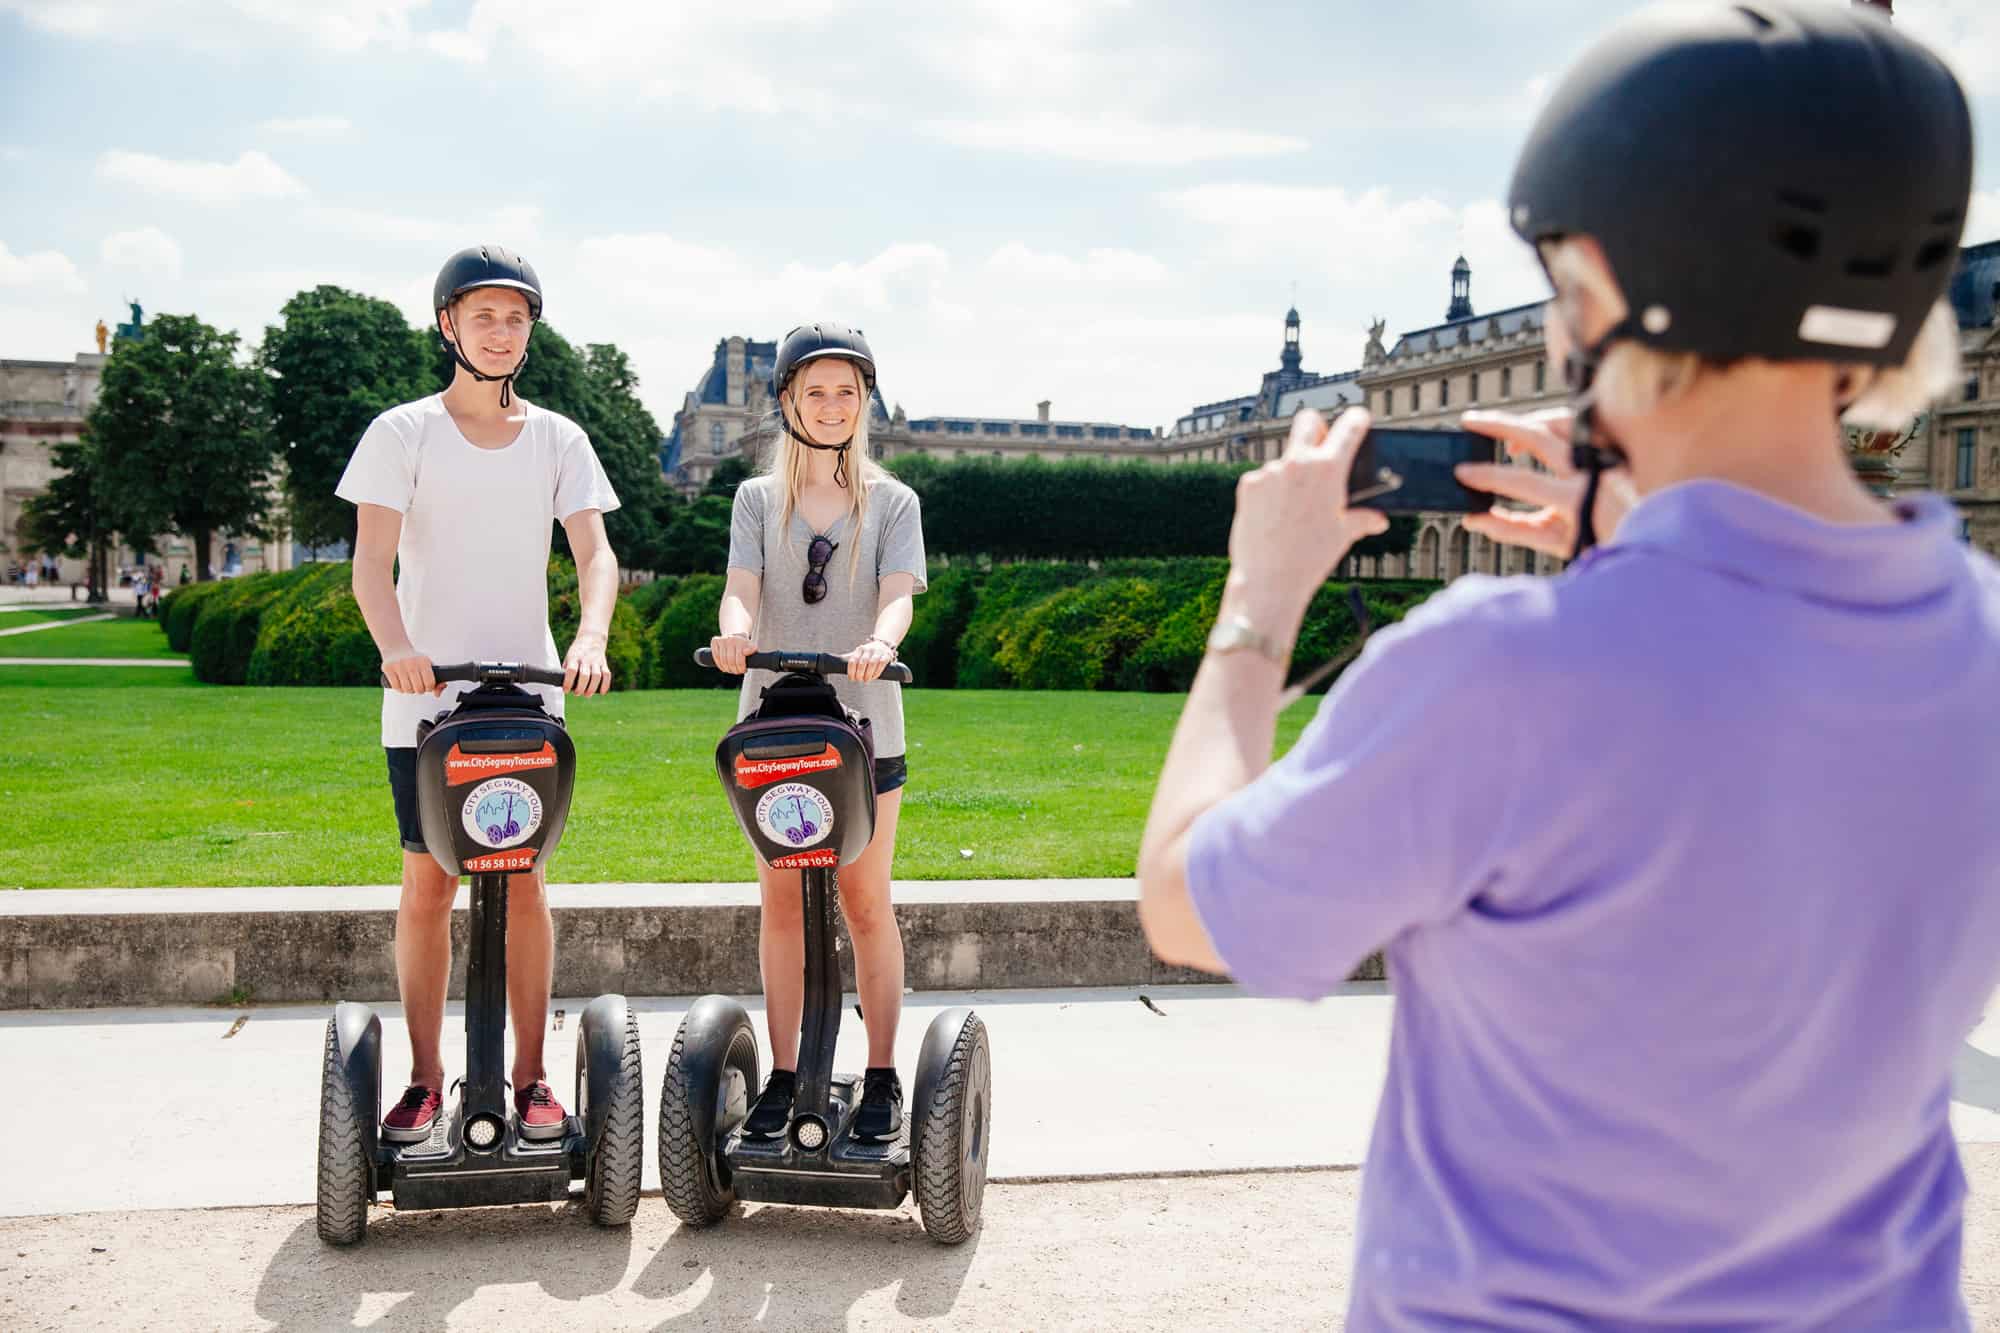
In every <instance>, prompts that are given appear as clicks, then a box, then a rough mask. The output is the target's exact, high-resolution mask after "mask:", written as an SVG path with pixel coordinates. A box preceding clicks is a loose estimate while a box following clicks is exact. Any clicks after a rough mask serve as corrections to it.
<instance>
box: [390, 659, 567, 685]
mask: <svg viewBox="0 0 2000 1333" xmlns="http://www.w3.org/2000/svg"><path fill="white" fill-rule="evenodd" d="M380 676H381V680H382V686H383V688H384V689H387V688H389V673H388V672H386V671H384V672H381V673H380ZM431 679H432V680H435V681H436V682H438V683H439V684H440V685H449V684H451V683H452V682H454V681H464V682H466V683H468V684H474V685H483V684H488V683H493V684H507V685H560V684H562V683H563V682H564V680H565V679H567V677H566V676H565V675H564V673H563V672H561V671H556V670H551V669H550V668H548V667H540V666H530V665H529V664H527V663H526V662H450V663H447V664H445V665H443V666H438V665H435V664H433V665H432V667H431Z"/></svg>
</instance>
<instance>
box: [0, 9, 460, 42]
mask: <svg viewBox="0 0 2000 1333" xmlns="http://www.w3.org/2000/svg"><path fill="white" fill-rule="evenodd" d="M428 3H429V0H208V2H207V3H203V4H186V3H182V2H180V0H0V12H4V11H13V12H15V13H18V14H20V15H21V16H22V17H23V18H24V19H25V20H27V23H28V25H29V26H30V27H33V28H39V29H41V30H42V31H44V32H53V33H58V34H61V35H64V36H70V37H91V38H111V39H116V40H123V41H129V40H134V39H139V38H146V37H153V36H161V35H167V36H172V37H175V38H177V39H180V40H184V41H188V42H190V43H192V44H195V45H204V46H233V45H238V44H240V43H241V42H242V40H243V39H244V37H245V36H246V35H248V34H251V33H254V32H256V31H257V30H259V29H275V30H277V31H278V32H279V33H282V34H290V35H297V36H302V37H304V38H305V39H306V40H307V41H309V42H310V43H311V44H312V46H314V47H315V48H318V49H322V50H330V51H335V52H340V53H352V52H355V51H359V50H362V49H363V48H364V47H367V46H370V45H373V44H376V43H383V44H387V45H391V46H401V45H405V44H407V43H408V42H409V40H410V35H411V28H410V16H411V14H412V13H413V12H415V11H417V10H420V9H423V8H425V7H427V5H428Z"/></svg>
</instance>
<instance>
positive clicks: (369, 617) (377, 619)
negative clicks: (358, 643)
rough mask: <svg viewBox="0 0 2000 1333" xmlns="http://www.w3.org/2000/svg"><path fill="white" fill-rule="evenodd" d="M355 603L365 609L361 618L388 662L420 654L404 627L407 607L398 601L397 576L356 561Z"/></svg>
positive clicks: (386, 570) (376, 646)
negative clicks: (404, 613)
mask: <svg viewBox="0 0 2000 1333" xmlns="http://www.w3.org/2000/svg"><path fill="white" fill-rule="evenodd" d="M354 602H355V605H357V606H359V607H360V608H361V619H362V620H363V621H364V622H365V623H366V624H367V626H368V633H369V635H370V636H371V637H372V638H373V639H374V640H375V648H376V651H377V652H379V653H381V654H382V660H383V661H384V662H393V661H395V660H396V659H397V658H399V657H409V656H412V655H413V654H414V653H415V652H416V651H417V650H416V647H415V645H413V644H412V643H411V642H410V631H409V629H408V628H407V627H406V626H405V625H404V624H403V608H402V607H401V606H399V605H398V604H397V602H396V580H395V576H394V575H393V574H392V573H391V572H390V571H389V570H388V569H384V568H382V567H380V566H378V565H373V564H363V563H361V562H359V561H356V562H355V565H354Z"/></svg>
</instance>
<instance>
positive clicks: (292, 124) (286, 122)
mask: <svg viewBox="0 0 2000 1333" xmlns="http://www.w3.org/2000/svg"><path fill="white" fill-rule="evenodd" d="M257 128H258V129H260V130H262V131H263V132H264V133H266V134H277V135H282V136H284V137H286V138H290V139H341V138H345V137H346V136H347V135H348V134H349V133H351V132H352V131H353V129H354V122H353V121H351V120H349V119H348V118H347V117H346V116H295V117H283V116H281V117H278V118H276V119H272V120H266V121H263V122H261V123H260V124H259V125H258V126H257Z"/></svg>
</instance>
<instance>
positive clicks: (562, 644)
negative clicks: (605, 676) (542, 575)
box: [549, 555, 645, 690]
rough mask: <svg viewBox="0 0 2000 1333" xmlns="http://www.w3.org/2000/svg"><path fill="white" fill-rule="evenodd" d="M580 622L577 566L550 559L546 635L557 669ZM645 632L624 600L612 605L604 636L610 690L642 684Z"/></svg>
mask: <svg viewBox="0 0 2000 1333" xmlns="http://www.w3.org/2000/svg"><path fill="white" fill-rule="evenodd" d="M582 622H583V604H582V601H581V599H580V594H579V592H578V588H577V578H576V566H575V565H574V564H573V563H571V561H570V560H569V559H568V557H566V556H560V555H557V556H551V557H549V633H550V634H552V635H554V636H555V641H556V665H557V666H561V665H562V660H563V657H564V655H565V654H567V653H568V652H569V646H570V644H571V642H572V641H574V640H575V638H576V629H577V626H578V625H580V624H581V623H582ZM644 632H645V627H644V625H643V624H642V623H641V622H640V620H639V613H638V612H637V611H635V610H633V609H632V604H631V603H630V602H628V601H627V600H626V599H624V598H623V597H620V598H617V599H616V600H614V601H613V602H612V604H611V625H610V629H609V632H608V633H607V634H606V635H605V645H604V661H605V664H606V665H607V666H609V667H610V668H611V688H612V689H614V690H636V689H639V688H641V687H642V686H643V685H644V684H645V681H644V679H643V678H642V677H641V676H640V674H639V667H640V663H641V661H642V659H643V657H644V649H643V645H642V644H641V643H640V641H639V640H640V638H641V636H642V635H643V634H644Z"/></svg>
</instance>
